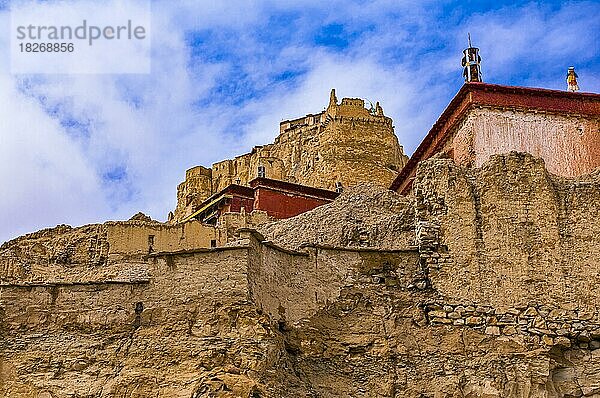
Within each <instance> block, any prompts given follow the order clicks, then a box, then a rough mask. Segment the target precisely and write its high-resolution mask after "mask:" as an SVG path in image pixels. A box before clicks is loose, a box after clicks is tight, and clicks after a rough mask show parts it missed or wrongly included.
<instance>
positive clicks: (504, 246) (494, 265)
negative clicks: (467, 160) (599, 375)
mask: <svg viewBox="0 0 600 398" xmlns="http://www.w3.org/2000/svg"><path fill="white" fill-rule="evenodd" d="M414 192H415V197H416V208H417V211H416V219H417V221H416V223H417V231H416V233H417V243H418V245H419V251H420V257H421V263H422V266H423V268H424V271H425V272H426V274H427V275H428V277H429V283H430V284H431V287H432V288H433V289H435V290H436V291H438V292H439V293H440V294H441V295H442V296H443V297H447V298H448V299H449V304H454V305H460V306H461V308H463V309H464V308H466V307H469V306H470V307H473V306H475V307H477V306H489V307H491V308H493V309H494V313H493V314H492V316H487V317H484V318H481V315H477V314H475V315H473V313H472V312H471V314H469V313H468V312H465V314H456V313H454V314H452V316H450V315H449V313H452V312H453V311H452V310H449V311H447V312H448V313H447V314H444V312H440V313H438V312H434V313H432V317H433V318H435V319H436V321H439V322H444V323H447V324H453V323H454V322H455V320H456V322H458V324H462V322H471V323H473V325H477V326H481V327H482V329H487V330H488V331H489V332H490V333H496V334H497V333H498V332H500V331H503V332H504V331H506V334H511V333H515V328H516V331H518V332H522V333H524V334H526V335H530V336H536V337H535V338H534V339H537V341H540V339H545V341H547V342H548V343H549V344H552V343H553V342H556V341H561V342H562V343H565V344H568V343H569V339H570V340H571V341H572V342H573V343H574V344H581V345H582V346H584V347H587V346H588V344H592V345H593V346H594V347H595V346H600V341H595V342H592V341H591V340H592V339H590V333H591V334H594V336H596V337H594V339H599V338H600V335H598V334H599V332H598V331H599V330H600V313H599V312H598V311H599V308H598V297H600V288H599V287H598V286H599V283H600V261H599V260H598V259H599V258H600V257H599V256H598V255H599V254H600V240H599V239H598V237H599V236H600V223H599V222H597V219H598V215H600V206H598V203H600V178H599V174H598V173H597V172H596V173H594V174H592V175H588V176H583V177H580V178H578V179H572V180H569V179H564V178H558V177H555V176H552V175H551V174H549V173H548V172H547V171H546V169H545V167H544V162H543V160H541V159H539V158H535V157H533V156H532V155H529V154H523V153H516V152H512V153H510V154H508V155H495V156H493V157H492V158H491V159H490V161H489V162H488V163H486V164H484V165H483V167H481V168H480V169H466V168H461V167H460V166H457V165H455V164H454V163H453V162H452V161H450V160H443V159H435V160H430V161H426V162H423V163H422V164H421V165H420V167H419V171H418V173H417V178H416V180H415V191H414ZM438 307H439V306H438ZM442 307H443V306H442ZM438 310H439V308H437V307H436V308H435V309H433V311H438ZM459 312H464V311H459ZM458 315H460V316H458ZM463 315H464V316H463ZM469 315H471V316H475V318H471V319H470V321H468V320H467V319H466V317H469ZM488 315H489V314H488ZM454 317H455V318H454ZM438 318H439V319H438ZM458 319H460V320H458ZM440 320H442V321H440ZM597 335H598V336H597ZM562 337H565V338H567V340H564V339H562Z"/></svg>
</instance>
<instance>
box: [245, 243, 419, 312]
mask: <svg viewBox="0 0 600 398" xmlns="http://www.w3.org/2000/svg"><path fill="white" fill-rule="evenodd" d="M259 239H261V238H259ZM259 239H257V238H256V235H252V236H251V238H250V239H249V244H250V252H249V253H250V254H249V255H250V261H249V265H248V283H249V289H250V294H251V296H252V297H253V299H254V300H255V302H256V305H257V306H259V307H260V308H262V309H263V310H264V311H265V312H267V313H269V314H270V315H271V316H272V317H273V318H274V319H276V320H278V321H280V322H283V321H285V322H289V323H291V324H294V323H296V322H299V321H301V320H303V319H308V318H310V317H312V316H314V315H315V314H316V313H317V312H318V311H319V310H321V309H322V308H324V307H326V306H327V305H328V304H329V303H332V302H334V301H336V300H337V299H338V298H339V296H340V294H341V292H342V289H343V288H344V287H347V286H348V285H351V284H352V283H354V281H358V282H364V281H365V280H366V281H372V280H374V279H376V280H377V282H378V283H381V284H386V283H388V284H390V283H393V284H394V285H401V286H403V287H406V286H409V285H410V284H411V283H412V281H413V278H414V276H415V274H416V271H417V258H418V256H417V252H416V250H390V251H382V250H369V249H362V250H361V249H351V248H334V247H326V246H313V245H311V246H306V247H304V248H303V250H302V251H301V252H295V251H290V250H285V249H282V248H280V247H277V246H275V245H273V244H270V243H268V242H261V241H260V240H259ZM390 273H393V274H394V275H397V276H399V278H394V279H392V278H389V276H390ZM386 277H387V280H386Z"/></svg>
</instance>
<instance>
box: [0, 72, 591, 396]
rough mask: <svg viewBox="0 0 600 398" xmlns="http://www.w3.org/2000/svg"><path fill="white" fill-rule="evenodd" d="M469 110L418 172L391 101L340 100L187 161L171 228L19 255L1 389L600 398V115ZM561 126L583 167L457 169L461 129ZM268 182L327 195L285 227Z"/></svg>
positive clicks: (8, 299) (36, 246)
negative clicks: (264, 137) (597, 165)
mask: <svg viewBox="0 0 600 398" xmlns="http://www.w3.org/2000/svg"><path fill="white" fill-rule="evenodd" d="M470 84H480V83H468V85H470ZM480 87H481V86H480ZM463 90H465V91H468V90H470V89H469V88H466V89H463ZM572 95H574V96H577V95H581V94H580V93H572ZM598 97H600V96H598V95H596V96H595V97H594V96H592V97H591V98H592V100H591V101H592V102H591V103H592V106H595V107H596V108H594V109H598V108H597V106H598V102H597V101H598ZM471 98H472V97H471ZM573 98H579V97H573ZM586 98H587V97H586ZM461 100H462V99H461ZM470 104H472V102H471V103H470ZM469 106H471V105H469ZM466 109H468V112H462V113H458V114H454V113H452V112H454V109H452V112H451V113H452V115H454V116H453V117H454V119H452V123H450V124H451V125H452V126H455V127H456V128H454V127H453V128H450V129H446V130H443V129H441V130H440V129H437V130H436V126H434V130H432V131H434V133H430V134H429V135H428V138H427V137H426V140H425V141H424V144H422V147H420V148H421V151H417V155H416V156H417V158H415V159H417V160H415V161H413V160H411V162H409V163H408V164H407V165H406V166H405V164H406V157H405V156H404V155H403V153H402V149H401V147H400V146H399V144H398V141H397V139H396V137H395V135H394V133H393V127H392V122H391V119H389V118H387V117H385V116H383V111H382V109H381V107H380V106H379V105H378V104H377V105H376V106H375V107H374V108H373V109H372V110H369V109H366V108H364V102H362V100H357V99H343V100H342V102H341V104H338V102H337V99H336V98H335V93H334V92H332V96H331V101H330V104H329V107H328V108H327V110H326V111H324V112H323V113H320V114H317V115H308V116H307V117H305V118H302V119H298V120H294V121H288V122H284V123H282V125H281V134H280V135H279V137H278V138H277V139H276V141H275V143H273V144H270V145H266V146H264V147H258V148H255V149H254V150H253V151H252V152H251V153H250V154H246V155H242V156H241V157H238V158H235V159H234V160H226V161H224V162H221V163H217V164H215V165H213V167H212V168H211V169H206V168H202V167H198V168H194V169H191V170H188V172H187V174H186V181H185V182H184V183H183V184H181V185H180V186H179V187H178V205H177V210H176V211H175V214H174V216H173V217H172V218H171V220H170V221H169V222H165V223H162V222H157V221H154V220H151V219H150V218H149V217H147V216H144V215H143V214H137V215H136V216H134V217H133V218H132V219H131V220H129V221H120V222H107V223H104V224H97V225H88V226H83V227H77V228H72V227H69V226H65V225H62V226H57V227H55V228H52V229H46V230H42V231H39V232H35V233H32V234H29V235H25V236H22V237H19V238H16V239H14V240H12V241H9V242H6V243H5V244H3V245H2V246H1V247H0V335H1V342H2V343H1V346H0V347H1V348H0V396H4V397H14V398H17V397H18V398H75V397H78V398H83V397H85V398H92V397H94V398H146V397H158V398H167V397H181V398H201V397H202V398H209V397H232V398H233V397H244V398H279V397H315V398H316V397H323V398H328V397H373V398H375V397H379V398H383V397H390V398H391V397H394V398H399V397H411V398H422V397H432V398H450V397H468V398H475V397H481V398H484V397H485V398H492V397H498V398H499V397H519V398H572V397H600V304H599V303H600V300H599V298H600V287H599V286H600V238H599V237H600V221H598V220H600V169H594V164H592V163H593V162H595V161H596V160H597V158H590V156H589V154H597V153H598V143H597V141H596V140H593V139H592V137H594V136H595V137H597V136H598V132H599V131H598V125H599V117H600V115H599V114H600V112H597V113H595V114H594V113H593V112H591V113H589V112H588V113H585V115H586V116H585V118H582V117H580V116H577V117H579V119H577V117H575V116H572V115H571V114H565V115H566V116H565V115H563V116H561V115H560V114H559V113H558V111H557V112H554V113H552V114H550V113H538V114H535V115H532V114H531V113H532V112H531V113H527V114H525V115H524V114H523V113H525V112H524V111H522V110H519V111H508V110H503V111H501V112H500V111H497V110H494V109H489V108H486V107H479V106H478V105H475V106H473V107H472V108H470V107H467V108H464V109H463V110H466ZM506 112H509V113H510V112H512V113H510V115H507V113H506ZM563 117H564V118H566V119H565V120H566V121H565V123H563V124H560V123H557V124H556V123H555V124H556V125H553V126H554V128H555V129H556V131H557V132H559V133H560V134H563V135H564V136H565V137H567V138H568V136H569V135H572V134H577V131H573V128H576V127H577V125H576V124H573V123H575V122H574V121H573V120H579V121H582V120H584V119H585V120H584V122H585V126H584V127H585V131H583V133H582V135H580V136H579V137H574V138H573V137H571V138H568V139H563V140H562V141H560V140H558V141H560V142H570V143H573V142H581V143H582V144H581V145H575V144H573V145H572V146H571V147H569V148H574V149H575V150H576V151H575V152H574V153H569V154H568V155H565V159H567V160H568V161H569V162H570V163H569V164H568V165H567V166H569V167H566V169H567V170H573V167H572V166H577V165H581V169H577V170H578V171H576V172H574V173H572V174H568V173H562V174H563V175H558V174H561V173H557V171H560V170H565V169H561V168H560V162H559V161H558V160H560V159H563V158H562V157H560V156H559V155H556V156H551V157H550V158H549V159H548V161H547V162H546V161H545V160H544V159H542V158H540V157H537V156H533V155H531V154H528V153H523V152H515V151H510V152H508V153H495V152H502V151H503V150H504V149H506V148H504V147H499V148H498V151H494V153H489V152H485V151H483V152H481V153H480V152H478V151H475V152H472V153H471V152H469V151H467V154H469V156H470V157H469V158H468V159H467V160H468V161H463V160H464V159H463V158H462V157H461V156H455V154H457V153H458V152H459V148H461V147H460V142H461V141H460V140H454V138H453V137H455V136H460V134H461V133H460V132H461V131H469V132H471V133H472V134H471V135H470V137H473V136H477V134H484V135H486V134H488V133H489V132H493V131H495V130H494V128H493V127H494V126H496V125H497V123H499V122H498V120H499V119H502V123H505V119H507V118H508V119H510V123H511V124H510V126H511V130H510V131H511V134H512V137H513V138H514V137H517V138H518V137H530V138H531V137H532V135H531V134H532V133H531V132H532V131H533V132H536V134H537V132H539V131H541V130H540V126H541V125H543V126H545V125H546V124H544V123H550V122H552V123H554V122H556V121H557V120H563V119H561V118H563ZM567 119H568V120H567ZM446 121H447V120H446V119H443V120H442V122H443V123H446ZM490 126H491V127H490ZM564 126H567V127H568V128H567V129H562V127H564ZM442 130H443V131H449V132H451V134H450V133H448V134H445V133H444V134H438V133H439V132H440V131H442ZM553 131H554V130H553ZM454 133H456V135H454ZM519 134H520V135H519ZM466 135H467V136H468V134H466ZM488 135H489V136H493V134H491V133H490V134H488ZM440 137H442V138H443V139H442V138H440ZM444 137H445V138H444ZM448 137H451V138H452V139H450V138H448ZM438 138H439V139H438ZM434 139H437V141H436V140H434ZM428 140H429V141H428ZM432 142H434V143H436V144H435V145H432ZM514 142H520V141H519V139H515V141H514ZM526 142H527V143H532V142H534V141H532V140H529V141H526ZM583 144H585V145H583ZM473 148H479V149H481V148H480V147H473ZM485 148H488V147H486V146H484V149H485ZM450 149H451V150H452V151H454V152H453V153H449V150H450ZM479 149H478V150H479ZM509 149H510V148H509ZM542 152H543V151H542ZM489 155H491V156H489ZM542 155H543V153H542ZM484 156H486V157H487V159H483V157H484ZM578 157H580V158H581V159H582V160H581V163H578V161H577V159H578ZM547 164H550V165H551V166H552V168H551V170H549V167H547ZM259 166H260V168H259ZM403 166H405V167H404V170H402V172H400V173H398V171H400V170H401V169H402V167H403ZM259 171H260V173H265V174H266V175H261V176H258V175H255V174H254V173H255V172H256V173H258V172H259ZM565 174H567V175H565ZM255 177H258V178H259V179H258V180H255ZM261 179H262V180H261ZM267 179H273V180H274V181H275V182H272V181H271V182H269V181H266V180H267ZM394 179H395V182H394V183H393V184H392V181H394ZM407 179H410V183H409V184H408V183H405V182H404V181H408V180H407ZM251 181H258V182H257V183H250V182H251ZM261 181H262V182H261ZM277 181H279V182H277ZM398 181H399V182H398ZM337 182H340V183H341V185H342V186H343V188H344V189H343V192H339V191H342V190H338V193H339V196H338V197H337V198H336V199H335V200H333V199H334V198H335V196H337V193H335V192H332V191H331V190H335V188H336V183H337ZM367 182H368V183H367ZM259 183H263V184H264V185H263V188H264V189H265V192H271V194H272V195H271V196H270V198H281V197H283V196H281V195H283V193H284V194H285V195H296V194H298V195H300V194H301V195H304V196H303V197H302V198H301V199H298V201H297V202H294V203H308V200H307V198H309V197H319V195H321V196H320V198H321V202H318V203H317V202H315V203H314V204H315V205H314V206H312V205H311V207H310V208H312V210H310V211H306V212H303V213H302V212H300V211H298V212H296V213H295V214H298V213H302V214H299V215H296V216H295V217H289V218H287V217H288V216H290V215H291V213H288V214H284V216H285V217H283V216H282V217H276V216H274V215H276V214H275V213H271V214H269V210H270V209H272V207H268V206H267V207H264V208H263V207H260V206H255V202H257V201H260V193H259V194H256V189H255V188H256V187H257V186H258V185H256V184H259ZM232 184H233V185H232ZM248 184H250V186H248ZM286 184H287V185H286ZM294 184H295V185H294ZM403 184H404V185H403ZM296 185H297V186H296ZM390 185H392V188H394V190H398V191H402V189H399V187H401V186H410V189H408V190H407V195H401V194H399V193H397V192H395V191H394V190H390V189H388V188H389V187H390ZM228 187H230V188H228ZM292 188H293V189H292ZM315 188H325V189H328V190H329V191H324V192H321V191H322V190H317V191H315V190H314V189H315ZM311 189H312V190H311ZM286 190H287V191H286ZM276 191H277V192H276ZM273 192H276V194H275V193H273ZM282 192H283V193H282ZM215 194H216V195H215ZM330 194H335V195H334V196H331V197H330V198H328V199H327V195H330ZM236 195H237V196H236ZM275 195H280V196H275ZM266 197H269V196H266ZM207 198H211V199H210V200H209V201H208V203H206V202H205V201H206V199H207ZM323 198H325V199H327V200H324V199H323ZM281 200H283V199H281ZM251 201H252V202H251ZM250 204H251V205H250ZM211 206H213V207H211ZM215 209H218V210H219V214H218V217H216V218H215V217H213V211H216V210H215ZM246 210H248V211H246ZM301 210H302V211H304V210H306V208H302V209H301ZM195 212H199V213H198V214H199V215H200V216H199V218H194V217H191V216H193V215H194V214H195ZM279 218H282V219H279ZM203 221H205V222H203ZM208 221H210V222H208Z"/></svg>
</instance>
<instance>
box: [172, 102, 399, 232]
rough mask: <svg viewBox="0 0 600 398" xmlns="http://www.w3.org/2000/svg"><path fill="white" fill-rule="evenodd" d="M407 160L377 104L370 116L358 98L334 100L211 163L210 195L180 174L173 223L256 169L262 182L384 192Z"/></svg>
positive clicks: (250, 176) (251, 176)
mask: <svg viewBox="0 0 600 398" xmlns="http://www.w3.org/2000/svg"><path fill="white" fill-rule="evenodd" d="M407 160H408V157H407V156H406V155H404V152H403V149H402V146H400V144H399V143H398V138H397V137H396V135H395V134H394V127H393V125H392V120H391V119H390V118H389V117H386V116H384V114H383V110H382V109H381V107H380V106H379V105H378V106H377V110H376V112H375V113H373V112H371V111H369V110H367V109H365V107H364V101H363V100H361V99H348V98H344V99H343V100H342V103H341V104H338V102H337V99H336V98H335V95H334V96H333V98H332V99H331V101H330V104H329V107H328V108H327V110H326V111H325V112H323V113H320V114H318V115H307V116H305V117H304V118H299V119H296V120H292V121H285V122H282V123H281V126H280V134H279V136H278V137H277V138H276V139H275V141H274V143H272V144H268V145H264V146H258V147H255V148H254V149H253V150H252V152H250V153H248V154H244V155H241V156H238V157H236V158H234V159H228V160H223V161H221V162H218V163H215V164H213V166H212V169H211V184H212V188H211V191H210V192H208V191H207V190H206V189H205V188H206V187H205V184H204V185H201V184H199V183H198V178H197V177H196V174H197V173H192V174H193V175H192V176H191V177H192V178H191V179H190V182H189V183H188V175H187V174H186V181H185V182H183V183H182V184H180V185H179V187H178V194H177V197H178V201H177V203H178V204H177V209H176V211H175V217H174V221H178V220H182V219H183V218H185V217H186V216H187V215H189V214H191V213H192V212H193V211H194V209H196V208H197V207H198V206H199V205H200V204H201V203H202V201H203V200H204V199H206V198H207V197H209V196H210V194H211V193H212V194H214V193H216V192H219V191H220V190H222V189H224V188H225V187H227V186H228V185H230V184H232V183H238V182H239V183H240V184H243V185H245V184H247V183H248V182H249V181H250V180H252V179H254V178H256V177H257V176H258V174H257V172H258V167H259V166H263V167H265V172H266V176H267V177H268V178H273V179H280V180H284V181H289V182H293V183H298V184H302V185H308V186H313V187H317V188H325V189H330V190H333V189H335V183H336V182H341V183H342V184H343V185H344V186H345V187H350V186H354V185H357V184H359V183H362V182H370V183H373V184H377V185H380V186H384V187H387V186H389V184H390V183H391V182H392V181H393V179H394V178H395V176H396V173H397V171H398V170H400V169H401V168H402V167H403V166H404V165H405V164H406V162H407ZM195 169H196V168H194V169H191V170H195ZM203 181H204V180H203Z"/></svg>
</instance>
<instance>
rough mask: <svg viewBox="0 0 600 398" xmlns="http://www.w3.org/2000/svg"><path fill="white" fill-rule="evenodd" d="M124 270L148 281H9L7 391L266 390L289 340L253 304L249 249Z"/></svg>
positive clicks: (1, 291) (2, 326)
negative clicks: (249, 291)
mask: <svg viewBox="0 0 600 398" xmlns="http://www.w3.org/2000/svg"><path fill="white" fill-rule="evenodd" d="M123 267H128V268H134V269H135V270H131V272H129V273H127V272H126V274H130V275H134V274H137V275H138V278H137V279H135V278H130V279H123V280H121V281H98V282H95V283H85V282H82V283H78V282H73V283H60V282H59V283H55V282H54V281H52V280H48V281H45V282H44V283H40V284H21V285H18V284H10V285H0V334H1V338H2V340H1V341H2V344H1V348H2V351H1V352H0V364H1V368H0V395H1V396H3V397H19V398H40V397H45V398H47V397H53V398H66V397H74V396H78V397H107V398H108V397H136V398H145V397H149V396H153V397H174V396H185V397H191V396H203V395H205V394H215V393H217V392H218V391H221V392H222V391H224V390H225V391H229V394H230V395H229V396H231V397H234V396H236V397H241V396H244V397H248V396H250V395H251V394H252V393H253V391H258V390H257V389H259V387H260V388H264V387H261V386H260V379H261V375H262V373H263V371H264V369H265V368H268V369H270V368H273V367H275V368H276V367H277V366H278V365H277V364H279V363H280V358H281V351H283V344H282V341H281V340H280V337H278V336H277V335H276V334H274V332H273V325H272V324H271V323H270V321H269V319H268V318H267V317H265V316H264V315H261V314H259V313H257V311H256V310H255V308H254V307H253V305H252V304H251V303H250V302H249V301H248V294H247V274H246V272H247V248H245V247H242V248H228V249H223V250H206V251H200V252H188V253H179V254H176V255H173V254H164V255H156V256H154V257H152V260H151V261H149V262H146V263H139V264H132V263H129V264H123ZM140 268H142V269H143V270H142V271H143V272H145V276H143V277H142V278H140V275H141V274H142V273H143V272H142V271H141V270H140ZM240 369H243V371H241V370H240ZM247 372H249V373H247ZM256 375H258V376H256ZM282 376H283V374H282ZM285 377H286V378H288V379H289V380H294V376H293V375H287V376H285ZM276 381H277V377H272V378H271V379H270V380H266V381H265V383H266V384H269V383H271V384H272V383H275V382H276ZM292 391H293V388H292Z"/></svg>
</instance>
